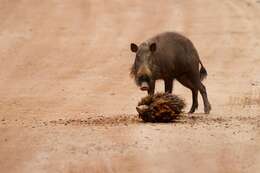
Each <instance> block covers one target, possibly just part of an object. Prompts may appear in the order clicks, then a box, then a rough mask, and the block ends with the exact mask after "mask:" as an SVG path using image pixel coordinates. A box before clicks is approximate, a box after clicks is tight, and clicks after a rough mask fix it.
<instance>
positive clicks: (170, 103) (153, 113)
mask: <svg viewBox="0 0 260 173" xmlns="http://www.w3.org/2000/svg"><path fill="white" fill-rule="evenodd" d="M184 107H185V102H184V100H183V99H181V98H180V97H178V96H177V95H173V94H170V93H156V94H155V95H152V96H150V95H149V96H146V97H144V98H142V99H141V101H140V102H139V103H138V106H137V107H136V110H137V112H138V113H139V117H140V118H141V119H142V120H143V121H145V122H170V121H172V120H174V119H176V118H177V117H178V116H179V115H180V113H181V112H182V109H183V108H184Z"/></svg>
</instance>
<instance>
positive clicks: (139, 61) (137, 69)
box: [130, 43, 156, 91]
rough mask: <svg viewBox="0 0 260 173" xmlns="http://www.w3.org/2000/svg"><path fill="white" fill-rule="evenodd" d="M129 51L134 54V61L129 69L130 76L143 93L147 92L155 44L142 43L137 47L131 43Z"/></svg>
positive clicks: (151, 73)
mask: <svg viewBox="0 0 260 173" xmlns="http://www.w3.org/2000/svg"><path fill="white" fill-rule="evenodd" d="M130 49H131V51H132V52H134V53H135V61H134V64H133V66H132V68H131V75H132V77H134V78H135V82H136V84H137V86H139V87H140V89H141V90H143V91H148V90H149V89H150V86H151V82H152V81H153V80H154V79H153V78H154V75H153V70H152V69H153V64H154V63H153V61H154V58H153V54H154V52H155V51H156V43H151V44H148V43H142V44H141V45H140V46H139V47H138V46H137V45H136V44H134V43H131V45H130Z"/></svg>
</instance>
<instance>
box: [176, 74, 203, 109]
mask: <svg viewBox="0 0 260 173" xmlns="http://www.w3.org/2000/svg"><path fill="white" fill-rule="evenodd" d="M177 80H178V81H179V82H180V83H181V84H182V85H184V86H185V87H187V88H189V89H190V90H191V92H192V106H191V108H190V111H189V113H194V112H195V110H196V109H197V108H198V105H199V104H198V89H197V87H196V86H195V85H194V84H193V83H192V82H191V80H190V79H189V78H188V76H187V75H182V76H180V77H178V78H177Z"/></svg>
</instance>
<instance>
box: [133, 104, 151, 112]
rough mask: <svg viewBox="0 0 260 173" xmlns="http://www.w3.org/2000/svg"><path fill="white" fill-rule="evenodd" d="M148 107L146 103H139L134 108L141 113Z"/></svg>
mask: <svg viewBox="0 0 260 173" xmlns="http://www.w3.org/2000/svg"><path fill="white" fill-rule="evenodd" d="M148 109H149V106H147V105H140V106H137V107H136V110H137V112H138V113H139V114H143V113H144V112H145V111H147V110H148Z"/></svg>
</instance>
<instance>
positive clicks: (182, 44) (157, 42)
mask: <svg viewBox="0 0 260 173" xmlns="http://www.w3.org/2000/svg"><path fill="white" fill-rule="evenodd" d="M131 50H132V51H133V52H135V53H136V58H135V62H134V64H133V66H132V68H131V72H130V74H131V76H132V77H134V78H135V81H136V84H137V85H140V84H141V82H143V81H146V82H148V83H149V90H148V94H150V95H153V94H154V89H155V81H156V80H158V79H162V80H164V82H165V92H169V93H171V92H172V88H173V80H175V79H176V80H178V81H179V82H180V83H181V84H183V85H184V86H186V87H187V88H189V89H190V90H191V91H192V98H193V104H192V107H191V109H190V113H193V112H194V111H195V109H197V107H198V100H197V96H198V91H200V93H201V95H202V98H203V102H204V111H205V113H209V112H210V110H211V106H210V103H209V101H208V98H207V92H206V88H205V86H204V85H203V84H202V83H201V81H202V80H203V79H204V78H205V77H206V76H207V71H206V69H205V67H204V66H203V64H202V63H201V61H200V58H199V55H198V52H197V50H196V49H195V47H194V45H193V44H192V42H191V41H190V40H189V39H188V38H186V37H184V36H182V35H180V34H178V33H175V32H164V33H161V34H159V35H156V36H155V37H153V38H151V39H149V40H147V41H145V42H143V43H141V44H140V45H139V46H137V45H135V44H133V43H132V44H131ZM199 64H200V65H201V69H199Z"/></svg>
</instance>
